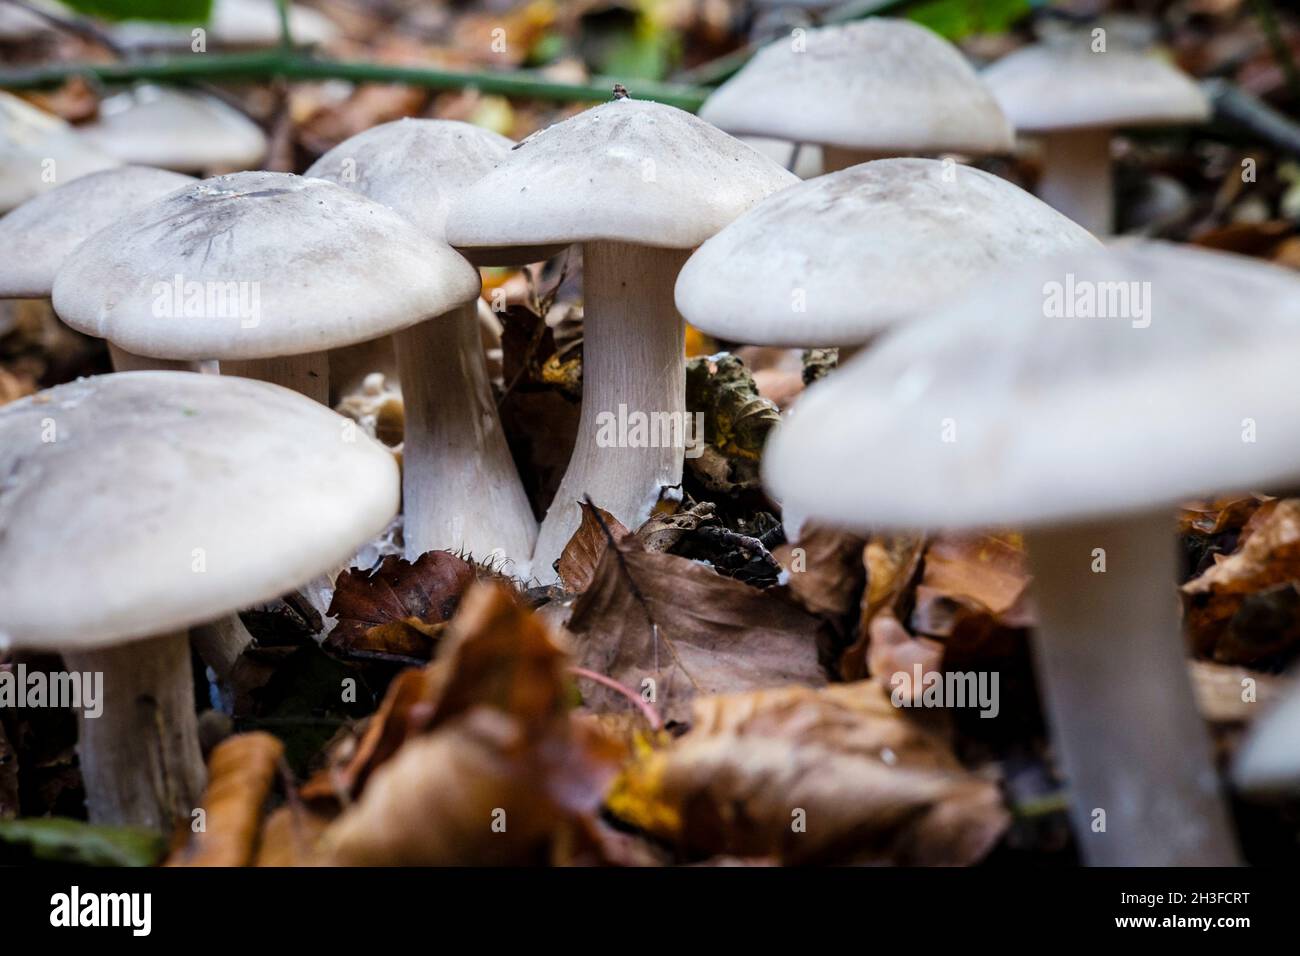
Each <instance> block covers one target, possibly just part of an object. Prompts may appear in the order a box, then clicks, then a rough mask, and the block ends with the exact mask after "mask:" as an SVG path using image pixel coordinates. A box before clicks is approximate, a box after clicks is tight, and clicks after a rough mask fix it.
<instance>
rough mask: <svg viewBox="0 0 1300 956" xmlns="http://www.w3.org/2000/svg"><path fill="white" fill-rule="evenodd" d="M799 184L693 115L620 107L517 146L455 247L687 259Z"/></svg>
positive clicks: (462, 214) (454, 213)
mask: <svg viewBox="0 0 1300 956" xmlns="http://www.w3.org/2000/svg"><path fill="white" fill-rule="evenodd" d="M796 182H798V179H797V178H796V177H795V176H794V174H793V173H790V172H787V171H786V170H785V169H782V168H781V167H780V166H779V165H777V164H776V163H774V162H772V160H770V159H768V158H767V157H766V156H763V155H761V154H760V153H758V152H757V151H755V150H753V149H750V148H749V147H748V146H746V145H745V144H744V143H742V142H740V141H739V140H737V139H735V138H733V137H731V136H728V135H727V134H726V133H724V132H722V131H721V130H719V129H716V128H714V127H713V126H710V125H709V124H708V123H706V122H704V121H703V120H701V119H700V118H699V117H697V116H693V115H691V114H690V113H687V112H685V111H683V110H679V109H677V108H676V107H672V106H665V105H663V104H660V103H652V102H647V101H643V100H634V99H617V100H613V101H611V102H609V103H604V104H602V105H600V106H597V107H594V108H593V109H589V110H587V111H585V112H583V113H579V114H578V115H577V116H574V117H572V118H571V119H568V120H565V121H564V122H562V123H557V124H556V125H554V126H551V127H548V128H546V129H544V130H541V131H540V132H537V133H534V134H533V135H532V136H530V137H528V138H527V139H525V140H524V141H523V142H521V143H519V145H518V146H516V147H515V148H514V149H513V150H512V151H511V152H510V155H509V156H508V157H507V158H506V159H505V160H504V161H503V162H502V163H500V164H499V165H498V166H497V167H496V168H495V169H494V170H492V171H491V172H490V173H488V174H487V175H486V176H484V177H483V178H482V179H480V180H478V182H476V183H474V185H472V186H470V187H469V188H468V189H466V190H465V191H464V192H463V193H462V194H461V195H460V197H459V198H458V199H457V200H456V201H455V203H454V204H453V205H452V210H451V215H450V217H449V218H448V221H447V239H448V241H449V242H450V243H451V244H452V245H453V246H455V247H457V248H458V249H463V250H466V252H467V254H468V253H469V252H470V251H472V250H486V249H498V250H499V249H506V248H509V247H531V248H533V249H547V248H550V249H558V248H561V247H563V246H566V245H569V244H571V243H575V242H591V241H598V240H607V241H615V242H628V243H637V244H641V245H647V246H655V247H659V248H669V249H690V248H693V247H695V246H697V245H699V244H700V243H701V242H703V241H704V240H705V239H707V238H708V237H709V236H711V235H713V234H714V233H715V232H717V231H718V230H719V229H721V228H722V227H723V226H725V225H726V224H727V223H729V222H730V221H731V220H732V219H734V218H736V216H738V215H740V214H741V213H742V212H744V211H745V210H746V209H748V208H749V207H750V206H752V205H754V204H755V203H756V202H758V201H759V200H760V199H762V198H763V197H764V196H766V195H768V194H769V193H772V192H775V191H776V190H778V189H783V188H785V187H786V186H788V185H790V184H792V183H796ZM479 258H480V259H482V258H483V257H482V256H481V255H480V257H479Z"/></svg>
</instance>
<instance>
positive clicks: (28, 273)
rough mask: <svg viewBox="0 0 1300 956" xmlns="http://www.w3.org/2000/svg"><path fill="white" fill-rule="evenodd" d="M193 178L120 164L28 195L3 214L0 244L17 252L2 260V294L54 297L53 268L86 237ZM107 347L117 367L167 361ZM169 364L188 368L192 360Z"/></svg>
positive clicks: (149, 365)
mask: <svg viewBox="0 0 1300 956" xmlns="http://www.w3.org/2000/svg"><path fill="white" fill-rule="evenodd" d="M192 182H194V180H193V179H192V178H191V177H189V176H183V175H181V174H180V173H173V172H169V171H167V170H165V169H149V168H146V167H143V166H118V167H115V168H112V169H105V170H102V171H100V172H97V173H90V174H89V175H87V176H82V177H80V178H79V179H74V180H72V182H70V183H65V184H64V185H62V186H59V187H57V188H55V189H51V190H50V191H49V192H46V193H41V194H40V195H39V196H35V197H33V198H32V199H29V200H27V202H25V203H23V204H22V205H21V206H19V207H18V208H17V209H15V210H13V212H11V213H9V215H7V216H5V217H4V218H3V219H0V247H3V248H6V249H12V250H14V252H15V254H14V255H12V256H10V257H8V258H7V259H6V260H5V261H3V262H0V299H48V298H50V295H51V294H52V292H53V289H54V275H55V273H56V272H58V270H59V268H60V267H61V266H62V265H63V263H64V261H65V260H66V259H67V258H68V256H69V255H71V254H72V250H73V249H75V248H76V247H77V246H78V245H80V244H81V242H82V241H83V240H85V239H86V238H87V237H88V236H93V235H94V234H95V233H97V232H99V230H101V229H103V228H104V227H106V226H108V225H109V224H111V223H113V222H116V221H117V220H118V219H120V218H122V216H124V215H126V214H127V213H128V212H131V211H132V210H133V209H137V208H139V207H140V206H144V205H146V204H148V203H150V202H153V201H154V200H155V199H158V198H160V197H162V196H165V195H167V193H169V192H172V191H173V190H175V189H179V188H180V187H181V186H184V185H186V184H187V183H192ZM109 352H110V353H111V355H112V358H113V367H114V368H115V369H116V370H117V371H119V372H121V371H129V370H132V369H137V368H158V367H161V366H162V365H163V364H164V363H162V362H160V361H159V360H157V359H145V358H142V357H140V356H136V355H131V354H130V353H128V352H124V351H122V350H121V349H119V348H117V347H116V346H115V345H113V344H111V343H110V344H109ZM169 364H171V365H174V366H175V367H176V368H178V369H189V368H191V366H192V364H193V363H188V362H180V363H169ZM195 370H196V369H195Z"/></svg>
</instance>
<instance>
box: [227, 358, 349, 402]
mask: <svg viewBox="0 0 1300 956" xmlns="http://www.w3.org/2000/svg"><path fill="white" fill-rule="evenodd" d="M221 374H222V375H237V376H239V377H240V378H255V379H257V380H258V381H259V382H270V383H271V384H273V385H283V386H284V387H285V388H290V389H293V390H294V391H295V392H297V393H299V394H300V395H306V396H307V397H308V398H310V399H314V400H315V401H318V402H320V403H321V404H322V405H328V404H329V399H330V359H329V352H306V353H304V354H302V355H283V356H277V357H276V358H264V359H223V360H222V362H221Z"/></svg>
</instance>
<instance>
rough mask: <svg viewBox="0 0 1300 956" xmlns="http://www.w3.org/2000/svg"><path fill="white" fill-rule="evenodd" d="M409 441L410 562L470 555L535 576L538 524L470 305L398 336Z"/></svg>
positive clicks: (405, 476) (405, 492)
mask: <svg viewBox="0 0 1300 956" xmlns="http://www.w3.org/2000/svg"><path fill="white" fill-rule="evenodd" d="M393 342H394V346H395V348H396V352H397V365H398V376H399V378H400V379H401V382H402V402H403V404H404V405H405V410H406V433H405V441H404V443H403V446H402V500H403V512H404V515H405V518H404V525H403V528H404V535H405V542H406V557H407V558H408V559H409V560H412V561H413V560H415V559H416V558H417V557H419V556H420V555H421V554H424V553H425V552H426V551H434V550H447V551H459V550H461V549H464V550H465V551H467V552H469V553H470V554H472V555H473V556H474V557H475V558H477V559H479V560H484V559H487V558H490V557H494V553H495V557H505V558H508V559H510V560H511V561H513V562H514V563H515V568H514V570H516V571H519V572H525V571H526V568H527V565H528V562H529V561H530V560H531V558H532V553H533V545H534V543H535V542H536V540H537V519H536V518H534V517H533V511H532V508H531V507H530V505H529V504H528V496H527V495H526V494H525V493H524V487H523V484H522V483H521V482H520V480H519V472H518V471H517V470H516V469H515V463H514V460H513V459H512V458H511V457H510V449H509V448H508V447H507V445H506V437H505V432H504V431H503V430H502V428H501V419H500V418H499V417H498V416H497V407H496V401H495V399H494V397H493V395H492V386H491V384H490V383H489V381H488V374H487V362H486V360H485V359H484V356H483V346H482V344H481V340H480V332H479V319H478V310H477V308H476V303H475V302H470V303H468V304H466V305H463V306H461V307H460V308H458V309H456V310H454V311H452V312H449V313H447V314H446V315H444V316H441V317H439V318H437V319H432V320H430V321H428V322H422V323H420V324H419V325H417V326H414V327H412V328H409V329H406V330H404V331H402V332H398V333H397V334H396V335H394V336H393Z"/></svg>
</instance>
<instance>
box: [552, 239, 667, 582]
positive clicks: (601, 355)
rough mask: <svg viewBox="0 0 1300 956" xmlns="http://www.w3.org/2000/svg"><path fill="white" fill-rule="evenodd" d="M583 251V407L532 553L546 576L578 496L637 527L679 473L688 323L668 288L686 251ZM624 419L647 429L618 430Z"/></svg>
mask: <svg viewBox="0 0 1300 956" xmlns="http://www.w3.org/2000/svg"><path fill="white" fill-rule="evenodd" d="M582 255H583V273H582V283H583V302H584V307H583V343H582V413H581V415H580V417H579V421H578V439H577V443H576V445H575V447H574V449H573V457H572V458H570V459H569V467H568V469H567V470H566V471H565V473H564V478H563V479H562V480H561V482H560V488H559V490H558V491H557V492H556V494H555V500H554V501H553V502H552V503H551V507H550V510H549V511H548V512H547V513H546V519H545V520H544V521H543V522H542V529H541V531H540V532H539V533H538V536H537V548H536V550H534V552H533V568H532V570H533V575H534V576H535V577H536V578H537V579H538V580H539V581H541V582H543V583H549V582H552V581H554V580H555V577H556V576H555V572H554V570H553V569H552V563H553V562H554V561H555V560H556V559H557V558H559V556H560V554H561V553H562V552H563V550H564V546H565V545H566V544H567V543H568V542H569V539H570V538H571V537H572V536H573V533H574V532H575V531H576V530H577V529H578V524H579V523H580V518H581V512H580V509H579V506H578V502H579V501H580V500H581V499H582V498H583V496H584V495H590V496H591V500H592V501H593V502H594V503H595V504H596V506H597V507H599V508H602V509H604V510H605V511H607V512H609V513H610V514H611V515H613V516H614V517H615V518H617V519H618V520H619V521H620V522H622V523H623V524H624V525H625V526H627V527H628V528H631V529H633V530H635V529H636V528H637V527H638V526H639V525H640V524H641V523H642V522H643V521H645V519H646V518H647V517H649V515H650V510H651V508H653V507H654V504H655V502H656V501H657V500H658V497H659V491H660V489H661V488H662V487H664V486H665V485H676V484H678V483H680V482H681V480H682V459H683V452H684V450H685V448H684V440H685V436H683V434H682V430H683V429H684V428H685V426H686V360H685V348H686V346H685V330H686V326H685V323H684V322H683V321H682V318H681V316H680V315H678V314H677V306H676V305H675V304H674V302H673V286H674V285H675V284H676V281H677V273H678V272H680V271H681V268H682V266H683V265H684V264H685V262H686V259H687V257H688V256H689V255H690V250H686V249H655V248H650V247H647V246H638V245H631V244H627V243H619V242H591V243H587V244H586V245H584V246H583V251H582ZM665 416H666V417H665ZM620 422H626V423H627V424H628V425H629V426H634V425H635V424H636V423H637V422H643V423H644V425H645V427H644V428H641V429H639V431H638V430H636V429H635V428H634V427H628V428H627V429H626V433H625V434H624V433H623V431H624V430H623V429H622V428H620ZM656 423H657V424H656ZM666 423H669V424H670V426H671V431H672V432H673V435H671V436H670V435H666V434H664V433H665V432H667V431H669V430H670V428H666V427H663V426H664V425H665V424H666ZM620 445H625V446H626V445H631V446H634V447H620Z"/></svg>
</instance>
